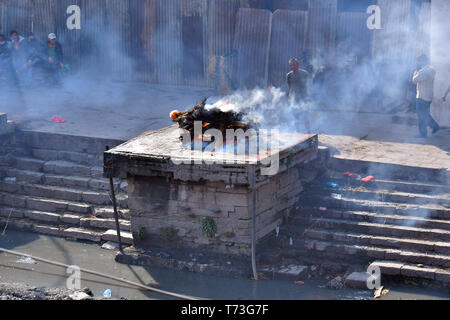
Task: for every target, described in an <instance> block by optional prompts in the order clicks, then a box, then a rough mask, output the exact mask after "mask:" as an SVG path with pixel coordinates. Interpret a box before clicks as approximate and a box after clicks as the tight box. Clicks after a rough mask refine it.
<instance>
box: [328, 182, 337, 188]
mask: <svg viewBox="0 0 450 320" xmlns="http://www.w3.org/2000/svg"><path fill="white" fill-rule="evenodd" d="M327 187H330V188H334V189H339V185H338V184H337V183H334V182H327Z"/></svg>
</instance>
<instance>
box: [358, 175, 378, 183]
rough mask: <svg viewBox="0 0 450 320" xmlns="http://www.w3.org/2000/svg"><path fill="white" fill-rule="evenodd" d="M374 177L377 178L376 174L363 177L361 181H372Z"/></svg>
mask: <svg viewBox="0 0 450 320" xmlns="http://www.w3.org/2000/svg"><path fill="white" fill-rule="evenodd" d="M373 179H375V177H374V176H368V177H365V178H364V179H361V181H363V182H370V181H372V180H373Z"/></svg>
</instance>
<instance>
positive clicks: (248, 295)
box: [0, 231, 450, 300]
mask: <svg viewBox="0 0 450 320" xmlns="http://www.w3.org/2000/svg"><path fill="white" fill-rule="evenodd" d="M0 247H2V248H5V249H10V250H15V251H19V252H23V253H27V254H30V255H33V256H36V257H40V258H45V259H49V260H53V261H57V262H60V263H64V264H68V265H77V266H79V267H81V268H86V269H89V270H93V271H98V272H101V273H104V274H109V275H114V276H117V277H121V278H125V279H127V280H131V281H134V282H138V283H142V284H145V285H148V286H155V287H157V288H159V289H163V290H167V291H172V292H176V293H181V294H186V295H192V296H196V297H201V298H207V299H227V300H228V299H232V300H235V299H244V300H247V299H252V300H270V299H276V300H279V299H281V300H304V299H309V300H323V299H333V300H334V299H341V300H346V299H352V300H355V299H357V300H365V299H373V293H372V292H371V291H367V290H354V289H341V290H330V289H327V288H326V287H324V285H325V283H326V282H327V280H326V279H322V280H320V279H319V280H316V279H315V280H307V281H305V283H304V284H294V283H293V282H292V281H281V280H280V281H276V280H264V281H251V280H246V279H232V278H227V277H220V276H210V275H204V274H201V273H192V272H187V271H186V272H184V271H175V270H170V269H163V268H158V267H143V266H131V265H125V264H120V263H116V262H115V261H114V255H115V251H111V250H105V249H102V248H100V247H99V246H98V245H96V244H88V243H81V242H76V241H69V240H65V239H63V238H57V237H50V236H44V235H38V234H34V233H25V232H16V231H7V232H6V234H5V235H4V236H0ZM20 260H21V259H20V257H17V256H12V255H9V254H5V253H0V282H9V283H13V282H19V283H26V284H29V285H32V286H38V287H39V286H45V287H58V288H64V287H66V282H67V278H68V276H69V274H67V273H66V270H64V269H63V268H61V267H56V266H51V265H48V264H44V263H41V262H37V263H33V262H32V261H26V260H25V261H20ZM22 260H23V259H22ZM30 262H31V263H30ZM81 287H89V288H90V289H91V290H92V292H93V293H94V295H95V296H102V295H103V292H104V291H105V290H106V289H110V290H111V292H112V297H113V298H120V297H124V298H127V299H167V297H165V296H162V295H159V294H155V293H151V292H145V291H139V290H136V289H135V288H131V287H127V285H123V284H119V283H117V282H115V281H113V280H108V279H105V278H101V277H96V276H92V275H89V274H88V275H83V274H81ZM389 289H390V292H389V293H388V294H387V295H386V296H384V297H383V299H450V294H449V293H448V292H444V291H442V290H438V291H432V290H427V289H421V288H416V287H407V286H398V285H397V286H395V287H393V288H389Z"/></svg>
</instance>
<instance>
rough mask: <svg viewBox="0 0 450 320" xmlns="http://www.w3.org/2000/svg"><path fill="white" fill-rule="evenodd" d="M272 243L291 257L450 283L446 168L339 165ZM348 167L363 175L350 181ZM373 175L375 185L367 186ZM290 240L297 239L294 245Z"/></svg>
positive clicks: (449, 200) (303, 201) (305, 196)
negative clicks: (372, 267) (373, 267)
mask: <svg viewBox="0 0 450 320" xmlns="http://www.w3.org/2000/svg"><path fill="white" fill-rule="evenodd" d="M329 167H331V168H333V170H334V171H329V172H328V173H327V174H326V175H324V176H323V177H321V178H320V179H319V180H317V181H315V182H314V183H313V184H311V185H310V186H309V187H307V188H305V190H306V191H305V192H304V193H303V194H302V196H301V201H300V203H299V205H298V206H297V208H296V211H295V212H293V213H290V214H289V216H287V217H286V221H285V223H284V224H283V225H282V226H281V228H280V236H279V237H278V238H276V240H275V237H274V239H272V243H277V244H278V246H279V248H283V252H288V254H287V255H288V256H289V257H297V258H299V257H302V258H303V260H304V261H309V262H312V263H317V262H319V263H321V262H322V263H323V261H330V262H332V263H335V264H338V265H339V264H341V265H360V266H365V267H367V265H368V264H369V263H372V262H374V261H376V262H377V264H378V265H380V266H381V272H382V273H384V274H389V275H402V276H406V277H418V278H426V279H431V280H437V281H439V282H441V283H447V284H450V186H449V185H448V183H447V176H448V172H447V171H446V170H433V169H423V168H412V167H401V166H393V165H392V166H390V165H385V164H379V165H377V164H374V163H371V164H369V163H366V164H363V163H360V162H357V161H355V162H353V163H348V162H345V161H335V162H334V164H331V165H329ZM348 168H351V170H352V173H356V174H360V176H359V177H346V176H345V175H343V173H344V172H347V171H348ZM370 174H373V175H374V176H375V179H374V180H372V181H371V182H363V181H361V178H364V177H366V176H368V175H370ZM291 239H292V241H291Z"/></svg>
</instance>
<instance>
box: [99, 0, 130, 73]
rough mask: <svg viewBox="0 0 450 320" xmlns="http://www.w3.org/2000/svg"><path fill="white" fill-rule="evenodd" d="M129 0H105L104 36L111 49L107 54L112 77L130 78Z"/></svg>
mask: <svg viewBox="0 0 450 320" xmlns="http://www.w3.org/2000/svg"><path fill="white" fill-rule="evenodd" d="M129 2H130V0H120V1H106V8H105V9H106V13H107V20H106V32H107V33H106V36H107V37H108V38H107V40H109V45H110V46H111V50H108V52H104V54H109V61H110V63H111V64H110V67H111V72H112V77H113V79H117V80H131V78H132V76H131V74H132V72H133V63H134V61H133V59H131V58H130V51H131V50H132V48H131V41H130V39H131V29H130V3H129Z"/></svg>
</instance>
